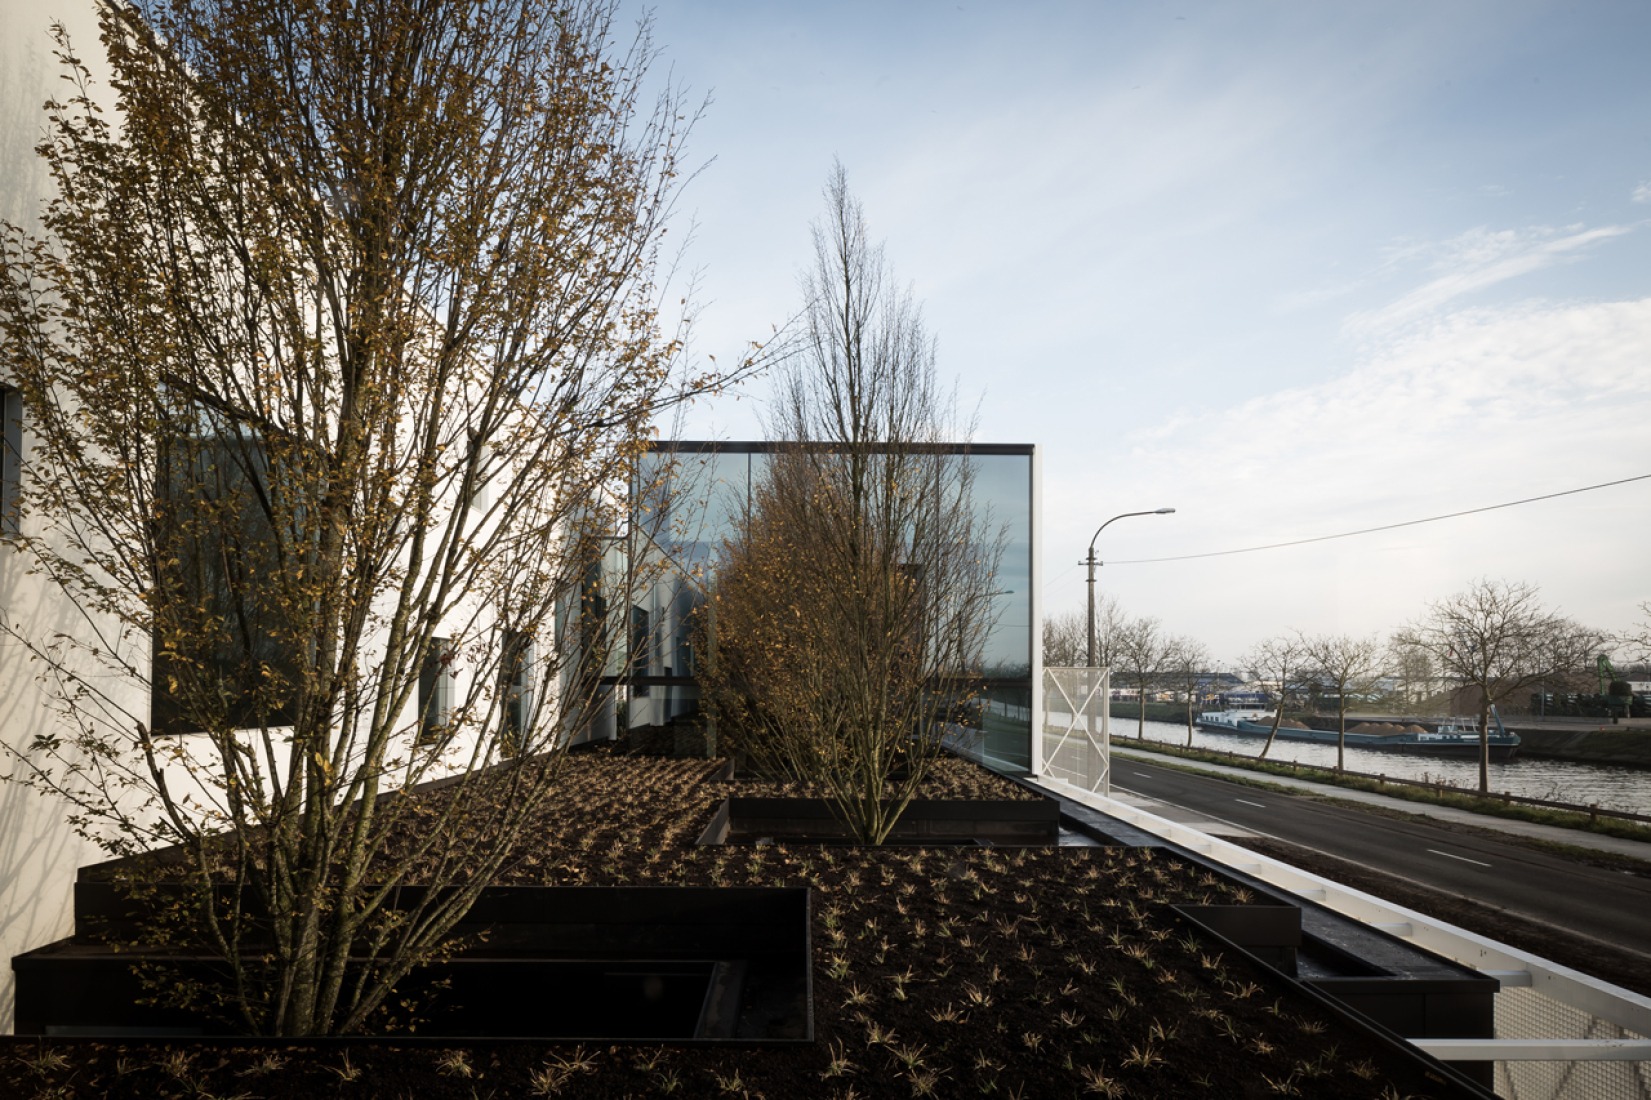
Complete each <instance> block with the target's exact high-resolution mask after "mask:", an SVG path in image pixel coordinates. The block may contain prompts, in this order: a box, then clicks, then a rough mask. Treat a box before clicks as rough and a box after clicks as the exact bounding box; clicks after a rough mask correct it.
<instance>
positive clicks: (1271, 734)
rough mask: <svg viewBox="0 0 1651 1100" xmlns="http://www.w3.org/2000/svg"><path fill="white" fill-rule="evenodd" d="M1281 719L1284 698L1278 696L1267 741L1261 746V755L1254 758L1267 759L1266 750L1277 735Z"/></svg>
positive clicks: (1282, 718) (1282, 717) (1270, 746)
mask: <svg viewBox="0 0 1651 1100" xmlns="http://www.w3.org/2000/svg"><path fill="white" fill-rule="evenodd" d="M1282 721H1284V700H1283V699H1282V698H1280V699H1279V701H1278V709H1277V710H1276V711H1274V713H1273V728H1272V729H1271V730H1270V731H1268V733H1267V743H1266V744H1265V745H1262V746H1261V755H1260V756H1258V757H1257V758H1256V759H1258V760H1265V759H1267V750H1268V749H1271V748H1272V747H1273V738H1275V737H1277V736H1278V725H1279V723H1280V722H1282Z"/></svg>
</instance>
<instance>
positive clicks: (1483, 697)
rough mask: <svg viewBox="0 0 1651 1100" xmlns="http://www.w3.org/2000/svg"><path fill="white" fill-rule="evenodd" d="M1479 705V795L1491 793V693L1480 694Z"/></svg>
mask: <svg viewBox="0 0 1651 1100" xmlns="http://www.w3.org/2000/svg"><path fill="white" fill-rule="evenodd" d="M1479 698H1480V703H1479V793H1480V794H1489V793H1490V706H1491V704H1490V692H1489V691H1484V692H1481V693H1480V696H1479Z"/></svg>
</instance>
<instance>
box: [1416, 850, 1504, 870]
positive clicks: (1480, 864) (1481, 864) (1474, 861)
mask: <svg viewBox="0 0 1651 1100" xmlns="http://www.w3.org/2000/svg"><path fill="white" fill-rule="evenodd" d="M1428 851H1430V852H1432V853H1433V854H1434V855H1436V856H1444V857H1445V858H1446V859H1459V860H1461V861H1462V862H1463V863H1471V864H1473V865H1474V866H1476V867H1489V866H1490V864H1488V863H1484V862H1481V861H1480V860H1477V859H1469V858H1468V857H1467V856H1453V855H1451V854H1450V853H1449V852H1441V851H1440V850H1439V849H1437V848H1429V849H1428Z"/></svg>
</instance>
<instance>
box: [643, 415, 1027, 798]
mask: <svg viewBox="0 0 1651 1100" xmlns="http://www.w3.org/2000/svg"><path fill="white" fill-rule="evenodd" d="M775 450H776V445H775V444H772V443H706V442H694V441H676V442H661V443H659V444H657V445H656V446H655V448H654V449H653V450H652V451H650V452H649V453H647V454H646V455H644V456H643V458H642V461H641V463H640V466H639V470H638V477H637V482H636V484H635V485H634V486H633V496H632V500H633V507H634V513H633V514H634V525H633V540H634V541H633V549H632V554H633V555H634V558H633V561H634V562H635V563H636V566H637V569H638V576H639V578H640V579H641V580H642V583H641V584H640V585H639V586H638V587H637V596H636V599H637V603H636V606H635V607H634V609H633V613H634V615H635V617H634V619H633V622H636V623H641V622H646V623H647V624H648V629H647V630H646V631H645V632H644V631H642V630H637V631H634V632H633V637H632V639H631V640H632V651H631V654H630V659H629V662H628V666H627V667H628V669H629V673H630V683H629V688H630V691H629V695H630V705H629V711H628V714H629V717H628V723H629V725H631V726H647V725H663V724H665V723H666V722H669V721H670V720H671V719H672V718H674V717H677V716H678V715H681V714H685V713H689V712H691V711H693V710H694V709H695V708H696V707H697V703H698V691H697V688H696V686H695V682H694V678H693V675H694V669H693V660H694V655H693V652H692V649H691V636H692V635H691V631H690V630H689V624H688V619H689V616H690V615H691V613H692V611H693V609H694V608H695V607H697V606H698V605H699V604H700V603H702V602H703V598H704V597H703V593H704V592H705V589H706V586H707V583H708V581H709V578H710V577H711V576H712V575H713V574H714V573H715V571H716V566H717V560H718V555H719V553H720V552H721V549H722V546H723V543H724V541H725V540H726V539H728V538H729V537H730V536H731V535H733V534H735V533H737V532H738V531H739V530H740V529H741V525H742V524H743V523H744V522H745V520H746V517H747V516H748V515H749V512H750V507H751V499H752V492H753V488H754V487H756V486H757V485H760V484H761V481H762V479H763V477H764V476H765V474H766V472H767V468H768V464H769V462H770V456H771V455H772V454H773V453H774V451H775ZM945 453H948V454H955V455H958V456H961V457H963V458H964V460H965V461H967V462H968V463H969V466H970V469H971V472H972V475H973V479H974V480H973V486H972V491H971V494H970V500H971V506H972V508H973V509H974V510H975V512H976V514H977V516H978V517H979V518H980V519H981V521H982V526H983V527H985V528H987V529H989V530H993V531H1001V532H1002V534H1003V551H1002V558H1001V560H1000V564H999V568H998V571H997V574H996V576H995V580H994V583H993V587H992V593H991V606H992V623H991V626H990V628H989V630H988V632H987V634H986V637H985V639H984V644H983V647H982V650H981V659H980V664H979V667H978V668H976V669H971V670H968V672H969V676H968V682H969V683H970V685H971V686H972V687H974V688H976V689H978V695H977V699H978V700H979V702H978V703H977V704H975V705H972V706H969V707H967V708H962V709H961V710H960V712H959V713H958V714H957V715H956V718H957V719H958V720H959V722H960V724H961V725H963V726H965V727H967V728H966V729H964V730H963V731H961V732H962V736H961V737H960V740H959V743H960V745H962V746H963V747H965V748H967V749H968V750H969V751H972V752H975V753H978V754H980V755H982V756H984V757H985V758H986V759H988V760H989V761H990V762H992V763H994V764H997V765H999V766H1002V767H1006V768H1009V769H1011V770H1019V771H1025V770H1027V769H1029V768H1030V767H1031V745H1032V712H1033V671H1034V669H1033V660H1034V644H1035V631H1034V626H1035V619H1034V614H1033V609H1034V600H1033V591H1032V584H1033V576H1034V570H1033V565H1034V553H1035V549H1036V547H1035V537H1036V532H1035V530H1034V528H1035V523H1036V515H1037V509H1036V501H1035V499H1034V498H1035V491H1036V484H1035V482H1036V479H1035V471H1034V465H1033V456H1034V449H1033V447H1032V446H1031V445H1029V444H958V445H955V446H949V447H947V448H946V449H945ZM960 671H961V670H960ZM937 687H938V688H939V689H940V690H944V687H945V685H937Z"/></svg>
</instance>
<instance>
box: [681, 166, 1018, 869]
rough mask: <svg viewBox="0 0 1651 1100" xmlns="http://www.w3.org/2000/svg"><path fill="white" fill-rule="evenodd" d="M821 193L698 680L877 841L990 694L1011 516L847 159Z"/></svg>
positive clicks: (730, 723) (722, 725) (760, 751)
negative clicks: (979, 698) (946, 386)
mask: <svg viewBox="0 0 1651 1100" xmlns="http://www.w3.org/2000/svg"><path fill="white" fill-rule="evenodd" d="M825 197H826V216H825V218H824V220H823V221H821V222H819V223H817V224H816V226H815V229H814V266H813V267H812V269H811V270H810V271H809V273H808V275H807V277H806V278H805V281H804V291H805V294H806V296H807V303H808V304H807V310H806V315H805V321H806V333H805V335H804V337H803V339H802V340H801V341H800V344H799V345H798V347H797V348H796V349H795V350H794V352H793V354H792V356H791V358H790V359H789V360H787V361H785V362H783V363H782V365H781V370H780V387H779V397H778V399H777V401H776V403H775V407H774V410H773V417H772V420H771V426H770V434H771V435H772V436H775V437H777V438H778V439H780V440H782V441H785V442H786V445H785V446H782V447H780V448H778V449H777V451H776V453H774V454H773V455H772V456H771V460H770V463H769V467H768V472H767V474H766V476H765V477H763V478H761V479H760V481H759V483H758V484H757V486H756V487H755V488H754V489H753V494H752V506H751V514H750V516H749V517H748V519H747V522H746V524H745V528H744V531H743V532H742V533H741V534H740V535H738V536H737V537H736V538H734V539H733V540H731V541H730V542H729V544H728V545H727V546H726V547H725V556H724V562H723V564H722V565H721V566H720V567H719V569H718V570H717V572H716V576H715V594H714V596H713V598H712V601H711V607H712V609H713V610H714V615H715V619H716V635H717V642H716V646H715V649H714V652H713V653H712V655H711V657H710V658H709V659H708V660H707V662H706V663H705V665H704V666H702V670H701V674H700V681H701V684H702V686H703V688H704V689H705V691H706V699H707V703H708V705H709V706H710V708H711V709H712V711H713V713H715V714H716V715H717V717H718V719H719V729H720V730H721V731H722V733H723V735H724V736H726V737H728V739H729V740H730V741H731V742H732V743H733V744H734V745H736V746H737V747H739V748H743V749H745V750H746V751H747V752H749V753H750V754H751V756H752V757H753V758H755V759H756V760H758V761H759V762H761V763H763V764H765V765H766V766H768V767H769V768H772V769H774V770H776V771H779V772H782V773H784V774H786V775H788V776H790V777H792V778H793V779H796V780H798V781H800V782H803V783H806V784H809V785H812V786H814V787H816V788H817V789H822V790H823V791H824V793H825V794H826V796H827V797H828V798H829V800H830V801H831V803H832V805H833V806H834V807H835V810H836V812H837V814H838V816H839V817H840V818H841V819H842V821H843V822H844V824H845V825H846V826H847V827H848V828H849V830H850V831H851V832H852V833H853V834H854V836H855V837H857V838H858V839H859V840H860V841H861V842H863V843H868V844H880V843H882V842H883V841H884V840H885V839H887V837H888V834H889V832H890V830H891V829H893V827H894V825H895V823H896V822H897V821H898V819H899V817H900V814H901V813H902V812H904V810H905V807H906V805H907V804H908V803H909V802H910V800H911V798H912V796H913V794H914V793H915V792H916V790H917V788H918V786H919V785H920V784H921V782H922V781H923V779H924V777H925V776H926V774H927V772H928V770H929V767H930V765H931V764H932V763H933V761H934V760H935V759H936V757H937V756H938V754H939V753H940V751H941V748H942V743H943V741H944V739H945V737H946V736H947V735H948V733H949V732H950V731H951V728H952V726H953V723H954V721H955V720H956V719H959V718H963V717H967V716H969V715H970V714H971V713H972V712H973V711H974V707H973V706H972V699H973V695H974V692H975V689H974V687H973V686H972V683H973V682H974V679H975V678H976V677H978V675H979V674H980V672H981V671H982V670H981V667H980V666H981V651H982V646H983V643H984V639H985V635H986V631H987V629H988V627H989V625H990V615H991V606H992V596H993V595H994V594H995V592H994V585H993V578H994V576H995V574H996V571H997V566H998V562H999V560H1000V558H1001V556H1002V546H1003V541H1004V535H1003V533H1002V531H1001V530H999V529H995V528H994V526H993V524H992V522H991V520H990V517H989V516H987V515H984V514H982V513H981V512H979V511H977V508H976V502H975V499H974V496H973V492H972V487H973V470H972V466H971V465H970V463H969V461H968V458H967V456H966V455H960V454H957V453H953V452H952V451H950V450H949V449H948V448H947V447H945V446H944V444H945V443H946V442H947V441H948V436H953V437H954V438H955V435H956V434H963V429H962V427H961V426H960V425H959V424H958V423H957V422H956V418H955V417H954V416H953V415H951V414H950V412H949V410H950V409H951V408H952V407H953V404H954V403H953V402H952V400H951V399H950V397H949V396H948V395H947V394H946V393H944V392H943V391H942V390H941V387H940V384H939V381H938V378H937V374H936V369H935V353H934V345H933V342H932V340H931V339H930V338H929V336H928V335H927V333H926V331H925V329H924V327H923V323H922V318H921V315H920V313H919V311H918V308H917V306H916V304H915V303H914V302H913V301H912V299H911V296H910V293H909V292H908V291H906V290H904V289H902V288H900V287H898V286H896V285H895V283H894V281H893V277H892V275H891V273H890V271H889V269H888V266H887V264H886V262H885V261H884V258H883V253H882V249H881V247H879V246H874V245H873V244H871V243H870V241H869V240H868V238H867V232H866V225H865V218H864V214H863V212H862V210H861V207H860V204H859V203H858V202H857V201H856V200H855V199H854V197H853V196H852V195H851V194H850V192H849V190H848V182H847V177H846V175H845V173H844V171H843V168H842V166H841V165H840V164H839V165H836V166H835V167H834V168H833V170H832V173H831V177H830V180H829V182H828V184H827V186H826V191H825Z"/></svg>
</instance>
